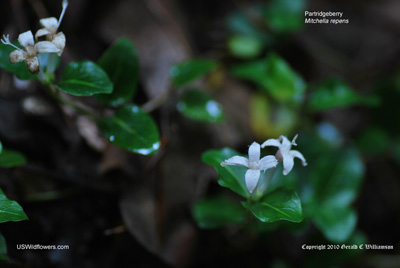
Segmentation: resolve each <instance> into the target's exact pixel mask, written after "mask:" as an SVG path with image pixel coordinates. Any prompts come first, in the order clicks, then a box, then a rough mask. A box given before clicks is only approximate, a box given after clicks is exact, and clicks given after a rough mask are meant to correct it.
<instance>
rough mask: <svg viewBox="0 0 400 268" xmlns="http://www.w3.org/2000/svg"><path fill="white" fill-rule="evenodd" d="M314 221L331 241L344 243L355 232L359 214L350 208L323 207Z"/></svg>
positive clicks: (316, 213)
mask: <svg viewBox="0 0 400 268" xmlns="http://www.w3.org/2000/svg"><path fill="white" fill-rule="evenodd" d="M314 221H315V224H316V225H317V226H318V229H320V230H321V231H322V233H323V234H324V236H325V237H326V238H327V239H329V241H332V242H336V243H342V242H345V241H346V240H347V239H348V238H349V237H350V236H351V234H352V233H353V232H354V229H355V227H356V223H357V214H356V212H355V211H354V210H353V209H352V208H349V207H341V206H338V207H332V206H321V207H320V208H319V209H318V210H317V211H316V212H315V216H314Z"/></svg>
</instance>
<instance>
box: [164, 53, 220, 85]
mask: <svg viewBox="0 0 400 268" xmlns="http://www.w3.org/2000/svg"><path fill="white" fill-rule="evenodd" d="M217 65H218V64H217V62H216V61H213V60H206V59H192V60H187V61H184V62H181V63H178V64H176V65H174V66H172V67H171V69H170V75H171V78H172V83H173V84H174V86H177V87H180V86H183V85H185V84H188V83H189V82H192V81H193V80H196V79H197V78H200V77H202V76H203V75H205V74H207V73H208V72H210V71H212V70H214V69H215V68H216V67H217Z"/></svg>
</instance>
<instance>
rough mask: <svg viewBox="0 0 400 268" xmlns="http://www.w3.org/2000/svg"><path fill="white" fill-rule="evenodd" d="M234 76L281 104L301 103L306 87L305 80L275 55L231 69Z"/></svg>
mask: <svg viewBox="0 0 400 268" xmlns="http://www.w3.org/2000/svg"><path fill="white" fill-rule="evenodd" d="M231 72H232V74H233V75H234V76H236V77H238V78H242V79H245V80H249V81H252V82H254V83H256V84H257V85H259V86H260V87H261V89H263V90H264V91H266V92H268V93H269V94H270V95H271V96H272V97H273V98H274V99H276V100H277V101H279V102H284V103H287V102H291V103H300V102H301V101H302V100H303V98H304V92H305V89H306V85H305V83H304V81H303V79H302V78H301V77H300V76H299V75H298V74H297V73H296V72H295V71H293V70H292V69H291V67H290V66H289V65H288V64H287V63H286V61H285V60H283V59H282V58H281V57H279V56H278V55H277V54H275V53H270V54H268V56H267V58H266V59H264V60H257V61H252V62H246V63H241V64H239V65H236V66H234V67H233V68H232V69H231Z"/></svg>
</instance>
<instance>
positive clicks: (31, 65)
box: [25, 57, 39, 74]
mask: <svg viewBox="0 0 400 268" xmlns="http://www.w3.org/2000/svg"><path fill="white" fill-rule="evenodd" d="M25 65H26V66H27V67H28V69H29V71H30V72H31V73H33V74H37V73H38V72H39V59H38V58H37V57H33V58H29V59H27V60H26V61H25Z"/></svg>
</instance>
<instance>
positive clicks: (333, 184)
mask: <svg viewBox="0 0 400 268" xmlns="http://www.w3.org/2000/svg"><path fill="white" fill-rule="evenodd" d="M364 169H365V168H364V164H363V162H362V160H361V158H360V156H359V154H358V152H357V151H356V150H355V149H353V148H351V147H349V148H339V150H336V151H334V152H332V153H328V154H327V153H325V155H324V157H321V155H320V159H318V160H317V159H315V161H314V163H313V171H312V174H311V182H312V184H313V186H314V189H315V194H316V196H315V199H316V202H318V203H319V204H324V205H329V206H332V207H337V206H341V207H346V206H348V205H350V204H351V202H353V201H354V200H355V198H356V197H357V195H358V192H359V191H360V186H361V182H362V179H363V175H364Z"/></svg>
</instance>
